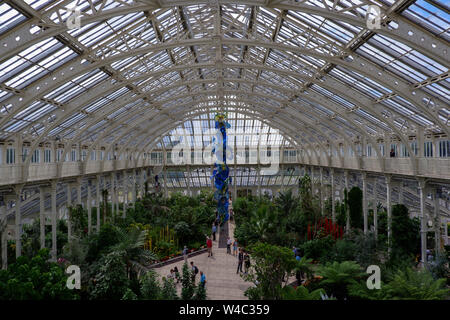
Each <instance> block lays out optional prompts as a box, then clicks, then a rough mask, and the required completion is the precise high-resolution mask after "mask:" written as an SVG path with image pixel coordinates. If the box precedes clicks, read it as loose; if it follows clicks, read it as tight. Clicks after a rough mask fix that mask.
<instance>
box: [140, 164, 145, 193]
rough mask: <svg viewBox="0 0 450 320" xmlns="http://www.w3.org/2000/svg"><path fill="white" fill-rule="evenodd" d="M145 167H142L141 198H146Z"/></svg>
mask: <svg viewBox="0 0 450 320" xmlns="http://www.w3.org/2000/svg"><path fill="white" fill-rule="evenodd" d="M144 184H145V169H141V199H144V193H145V187H144Z"/></svg>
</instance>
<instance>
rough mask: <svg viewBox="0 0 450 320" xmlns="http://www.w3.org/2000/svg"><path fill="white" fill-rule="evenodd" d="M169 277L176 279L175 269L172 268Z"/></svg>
mask: <svg viewBox="0 0 450 320" xmlns="http://www.w3.org/2000/svg"><path fill="white" fill-rule="evenodd" d="M167 278H168V279H175V271H173V269H170V273H169V275H168V276H167Z"/></svg>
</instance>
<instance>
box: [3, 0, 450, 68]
mask: <svg viewBox="0 0 450 320" xmlns="http://www.w3.org/2000/svg"><path fill="white" fill-rule="evenodd" d="M140 2H143V3H145V4H144V5H128V6H124V7H119V8H113V9H108V10H101V9H100V10H99V13H98V12H94V13H93V14H91V15H89V16H87V15H84V16H83V17H81V23H83V24H89V23H93V22H97V21H103V20H105V19H108V18H112V17H115V16H119V15H124V14H128V13H133V12H140V11H153V10H155V9H159V8H171V7H176V6H183V7H185V6H189V5H198V4H209V1H207V0H190V1H170V2H167V1H166V0H158V1H157V2H155V1H152V0H140ZM283 2H284V3H283ZM286 2H287V3H286ZM217 3H218V4H219V5H226V4H243V5H247V6H258V7H266V8H277V9H280V10H290V11H298V12H305V13H309V14H314V15H319V16H321V17H324V18H328V19H336V20H339V21H344V22H347V23H349V24H352V25H355V26H359V27H362V28H367V25H366V19H365V18H363V17H355V16H352V15H349V14H346V12H345V11H344V10H342V11H338V10H335V9H334V7H333V8H330V7H328V6H327V7H326V8H321V7H319V6H313V5H309V4H305V3H293V2H291V1H275V2H274V1H269V2H268V1H263V0H260V1H256V0H251V1H250V0H247V1H240V2H236V1H228V0H218V1H217ZM367 4H371V3H370V2H367ZM55 8H56V9H58V10H59V11H67V9H65V8H61V7H60V6H57V7H55ZM384 9H387V10H389V7H386V8H384ZM54 12H55V11H48V12H45V13H42V12H39V14H41V15H42V18H44V17H45V19H49V17H50V15H51V14H52V13H54ZM388 18H393V19H394V20H395V21H396V22H397V24H398V28H397V29H393V28H389V27H388V26H387V25H385V24H383V25H381V28H380V29H377V30H373V32H376V33H379V34H382V35H386V36H388V37H390V38H392V39H395V40H398V41H400V42H402V43H405V44H407V45H408V46H410V47H411V48H413V49H415V50H417V51H419V52H422V53H424V54H425V55H427V56H429V57H430V58H432V59H434V60H435V61H437V62H439V63H441V64H442V65H446V63H447V61H448V57H447V55H448V52H449V46H448V44H447V43H445V42H444V41H443V40H441V39H439V38H437V37H434V36H433V35H432V34H431V33H430V32H427V31H425V30H423V29H421V28H419V27H418V26H416V25H415V24H413V23H411V22H409V21H408V20H407V19H406V18H404V17H402V16H400V15H397V14H395V13H392V12H390V13H389V17H388ZM39 21H40V19H38V18H34V19H32V20H30V21H28V22H26V23H24V24H22V25H20V26H19V28H15V30H14V32H10V33H8V34H7V35H6V36H5V37H3V38H2V39H1V40H2V43H6V44H7V45H8V46H7V47H3V46H0V56H1V57H4V58H5V59H7V58H9V57H11V56H12V55H14V54H16V53H18V52H20V51H21V50H24V49H25V46H30V45H32V44H35V43H38V42H39V41H42V40H44V39H47V38H50V37H53V36H56V35H58V34H61V33H63V32H66V31H67V30H68V27H67V25H66V24H65V23H63V22H62V21H60V23H53V22H52V23H51V24H46V23H44V24H43V26H44V27H45V30H43V31H42V32H41V33H40V34H39V35H32V34H30V32H29V31H28V30H30V28H31V27H32V25H39V24H40V22H39ZM409 32H412V33H413V34H412V35H409V34H408V33H409ZM17 34H20V35H21V39H20V40H19V41H16V39H15V38H16V35H17ZM419 39H424V40H423V41H422V40H421V41H418V40H419ZM433 45H434V46H433ZM11 48H12V49H11ZM6 49H8V51H7V50H6Z"/></svg>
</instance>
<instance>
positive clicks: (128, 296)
mask: <svg viewBox="0 0 450 320" xmlns="http://www.w3.org/2000/svg"><path fill="white" fill-rule="evenodd" d="M122 300H138V296H137V295H136V293H134V292H133V290H131V289H130V288H128V289H127V291H125V293H124V295H123V297H122Z"/></svg>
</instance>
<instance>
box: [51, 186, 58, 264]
mask: <svg viewBox="0 0 450 320" xmlns="http://www.w3.org/2000/svg"><path fill="white" fill-rule="evenodd" d="M51 195H52V200H51V202H52V260H53V261H56V255H57V246H56V244H57V243H56V181H52V184H51Z"/></svg>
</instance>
